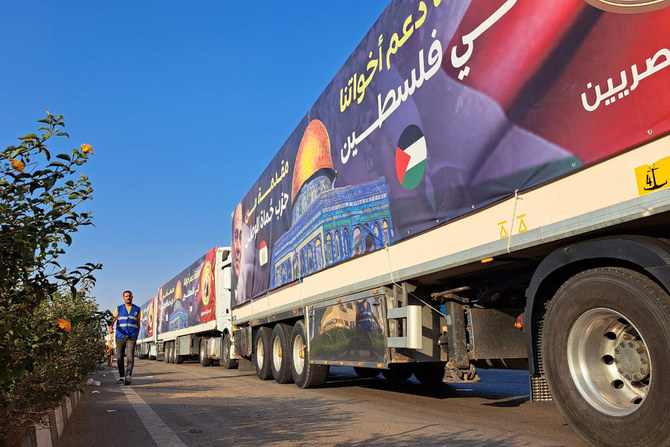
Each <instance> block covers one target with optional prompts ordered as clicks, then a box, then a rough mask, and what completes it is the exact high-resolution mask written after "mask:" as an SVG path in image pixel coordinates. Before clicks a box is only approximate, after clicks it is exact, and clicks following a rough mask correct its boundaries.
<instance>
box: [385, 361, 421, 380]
mask: <svg viewBox="0 0 670 447" xmlns="http://www.w3.org/2000/svg"><path fill="white" fill-rule="evenodd" d="M413 369H414V368H412V365H410V364H409V363H400V364H394V365H389V369H382V376H384V377H386V380H388V381H390V382H403V381H405V380H407V379H409V378H410V377H411V376H412V373H413V372H414V371H413Z"/></svg>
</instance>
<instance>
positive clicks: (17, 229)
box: [0, 112, 105, 445]
mask: <svg viewBox="0 0 670 447" xmlns="http://www.w3.org/2000/svg"><path fill="white" fill-rule="evenodd" d="M39 122H40V123H42V125H41V126H40V128H39V130H38V132H40V134H39V135H38V134H35V133H29V134H27V135H25V136H23V137H20V138H19V141H20V144H19V145H18V146H9V147H7V148H6V149H5V150H4V151H2V152H1V153H0V365H2V367H1V368H0V445H3V444H4V445H13V444H15V443H17V442H18V440H20V439H21V437H22V436H23V434H24V433H25V431H26V429H27V428H28V427H29V426H30V425H31V424H32V423H34V422H36V421H38V420H39V419H40V417H41V416H42V415H43V414H44V412H45V411H47V410H49V409H51V408H53V407H55V406H57V405H58V404H59V402H60V401H61V399H62V398H63V397H64V396H65V395H67V394H69V393H71V392H72V391H73V389H74V387H75V386H77V385H78V383H79V382H80V381H81V380H82V379H83V378H84V376H85V375H86V374H87V373H88V372H90V371H91V370H92V369H93V368H95V366H96V365H97V364H98V363H99V361H100V360H101V359H102V354H103V351H104V345H103V343H102V341H101V337H102V327H103V323H102V320H103V319H104V318H105V315H103V314H101V313H99V312H98V310H97V307H96V305H95V303H94V302H93V299H92V298H90V297H88V292H89V290H90V286H91V285H92V284H93V281H94V278H93V277H92V272H93V271H94V270H96V269H98V268H100V265H96V264H91V263H88V264H86V265H84V266H81V267H78V268H77V269H75V270H73V271H67V270H65V269H62V268H61V267H60V265H59V264H58V262H57V260H56V259H57V258H58V257H59V256H60V255H62V254H63V253H65V248H66V247H67V246H69V245H70V243H71V242H72V236H71V234H72V233H74V232H76V231H77V229H78V228H79V227H81V226H85V225H91V215H90V213H89V212H79V211H78V210H77V207H78V206H79V205H80V204H81V203H82V202H84V201H86V200H88V199H90V198H91V194H92V192H93V189H92V187H91V184H90V182H89V180H88V178H87V177H86V176H85V175H83V174H81V175H80V176H78V177H77V172H76V171H77V169H78V168H79V167H80V166H82V165H84V164H85V163H86V161H87V160H88V157H89V156H90V155H92V154H93V149H92V148H91V146H89V145H88V144H84V145H81V147H80V148H79V149H72V150H71V152H70V153H59V154H58V155H56V156H55V157H54V158H53V159H52V157H51V153H50V151H49V150H48V148H47V142H48V141H49V140H50V139H51V138H54V137H67V136H68V135H67V133H65V132H64V131H63V128H64V126H65V123H64V122H63V119H62V116H61V115H58V116H54V115H52V114H51V113H48V112H47V116H46V118H44V119H42V120H40V121H39ZM50 143H51V142H50Z"/></svg>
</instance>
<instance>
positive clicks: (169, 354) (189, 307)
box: [136, 247, 237, 368]
mask: <svg viewBox="0 0 670 447" xmlns="http://www.w3.org/2000/svg"><path fill="white" fill-rule="evenodd" d="M229 254H230V249H229V248H228V249H227V248H222V247H214V248H212V249H211V250H209V251H208V252H207V253H206V254H205V255H204V256H202V257H200V258H199V259H198V260H196V261H195V262H193V263H192V264H191V265H190V266H189V267H187V268H186V269H184V270H183V271H182V272H180V273H179V274H178V275H176V276H175V277H173V278H172V279H171V280H170V281H168V282H167V283H165V284H164V285H163V286H161V287H160V288H159V289H158V295H157V296H156V297H154V298H152V299H151V300H150V301H149V302H148V303H146V304H145V305H144V306H142V321H141V323H140V336H139V338H138V340H137V344H136V354H137V356H138V357H140V358H149V359H159V360H164V361H165V362H167V363H182V362H183V361H184V360H185V359H197V360H199V361H200V363H201V364H202V365H204V366H208V365H210V364H222V365H223V366H225V367H227V368H234V367H236V366H237V360H236V359H234V358H233V357H232V356H231V355H230V349H231V312H230V268H231V267H230V265H231V260H230V257H229ZM145 309H146V310H145Z"/></svg>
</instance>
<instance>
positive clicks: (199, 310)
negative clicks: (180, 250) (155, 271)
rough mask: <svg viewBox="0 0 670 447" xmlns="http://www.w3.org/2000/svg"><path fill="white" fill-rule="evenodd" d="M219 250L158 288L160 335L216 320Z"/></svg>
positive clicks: (207, 255) (209, 253)
mask: <svg viewBox="0 0 670 447" xmlns="http://www.w3.org/2000/svg"><path fill="white" fill-rule="evenodd" d="M215 255H216V248H213V249H211V250H210V251H209V252H207V254H206V255H205V256H203V257H202V258H200V259H198V260H197V261H195V262H194V263H193V264H191V266H190V267H188V268H187V269H186V270H184V271H183V272H181V273H180V274H179V275H177V276H175V277H174V278H172V279H171V280H170V281H168V282H167V283H166V284H165V285H163V287H161V288H160V289H158V316H159V320H158V323H157V325H158V334H164V333H166V332H170V331H176V330H179V329H185V328H188V327H192V326H196V325H198V324H201V323H207V322H209V321H212V320H214V318H215V315H214V306H215V303H216V296H215V288H214V260H215Z"/></svg>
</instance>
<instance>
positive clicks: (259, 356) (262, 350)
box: [254, 326, 272, 380]
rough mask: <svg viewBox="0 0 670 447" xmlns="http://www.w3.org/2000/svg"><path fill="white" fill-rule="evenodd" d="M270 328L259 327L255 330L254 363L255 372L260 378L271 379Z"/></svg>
mask: <svg viewBox="0 0 670 447" xmlns="http://www.w3.org/2000/svg"><path fill="white" fill-rule="evenodd" d="M271 334H272V330H271V329H270V328H269V327H265V326H263V327H260V328H258V330H257V331H256V341H255V343H254V364H255V365H256V374H257V375H258V378H259V379H261V380H268V379H272V368H271V366H270V363H271V358H272V357H271V353H272V348H271V345H270V336H271Z"/></svg>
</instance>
